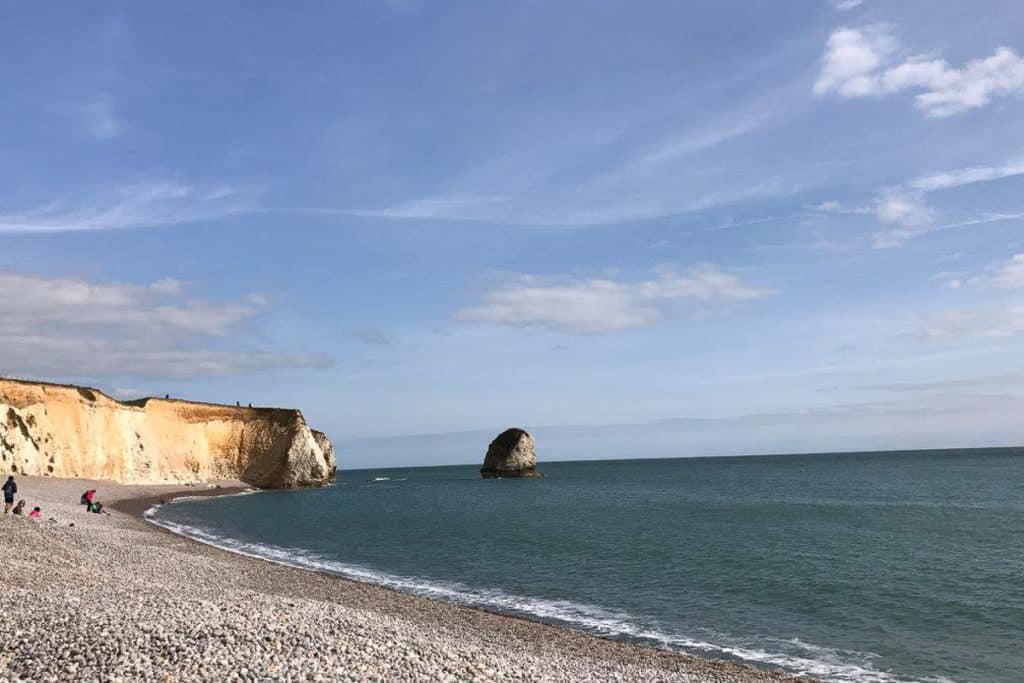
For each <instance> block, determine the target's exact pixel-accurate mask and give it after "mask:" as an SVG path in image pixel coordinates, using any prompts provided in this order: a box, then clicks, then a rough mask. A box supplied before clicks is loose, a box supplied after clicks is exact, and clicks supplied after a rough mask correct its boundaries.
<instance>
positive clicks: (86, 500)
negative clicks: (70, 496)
mask: <svg viewBox="0 0 1024 683" xmlns="http://www.w3.org/2000/svg"><path fill="white" fill-rule="evenodd" d="M95 497H96V489H89V490H88V491H86V492H85V493H83V494H82V499H81V500H80V501H79V503H81V504H82V505H84V506H85V507H86V508H88V507H89V506H90V505H92V499H93V498H95Z"/></svg>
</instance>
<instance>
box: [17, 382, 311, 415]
mask: <svg viewBox="0 0 1024 683" xmlns="http://www.w3.org/2000/svg"><path fill="white" fill-rule="evenodd" d="M10 385H14V386H10ZM15 387H18V388H21V389H22V391H21V392H19V391H17V390H16V389H15ZM11 390H14V391H11ZM33 390H40V391H41V392H42V393H47V390H57V391H59V392H76V393H77V394H78V395H79V396H80V397H81V398H83V399H85V400H86V401H89V402H90V403H95V402H101V403H102V402H108V401H109V402H110V403H114V404H116V405H119V406H124V407H126V408H142V409H143V410H145V408H146V407H147V405H148V404H149V403H151V402H154V403H160V404H175V406H176V407H179V408H186V409H187V408H190V407H195V408H198V409H202V410H203V411H204V412H220V411H223V412H225V413H235V412H240V413H242V414H243V415H244V414H254V413H259V414H261V416H263V417H267V416H277V417H292V416H294V415H295V414H299V415H301V414H302V413H301V412H300V411H299V410H298V409H296V408H268V407H252V408H250V407H248V406H238V405H231V404H228V403H208V402H205V401H191V400H186V399H180V398H162V397H159V396H146V397H143V398H136V399H132V400H130V401H119V400H118V399H116V398H114V397H112V396H110V395H108V394H106V393H104V392H103V391H100V390H99V389H95V388H93V387H86V386H81V385H78V384H59V383H57V382H42V381H39V380H28V379H18V378H15V377H0V395H6V396H8V397H9V398H15V397H16V396H17V395H18V394H21V395H22V396H25V395H26V394H27V393H30V392H32V391H33Z"/></svg>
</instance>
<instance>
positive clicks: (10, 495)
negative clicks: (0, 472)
mask: <svg viewBox="0 0 1024 683" xmlns="http://www.w3.org/2000/svg"><path fill="white" fill-rule="evenodd" d="M17 492H18V485H17V484H15V483H14V477H7V483H5V484H4V514H5V515H6V514H7V513H8V512H10V511H11V508H12V507H14V494H15V493H17Z"/></svg>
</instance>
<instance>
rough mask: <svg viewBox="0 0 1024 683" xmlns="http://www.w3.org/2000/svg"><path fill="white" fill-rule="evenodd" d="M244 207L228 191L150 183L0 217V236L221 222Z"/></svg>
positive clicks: (224, 188)
mask: <svg viewBox="0 0 1024 683" xmlns="http://www.w3.org/2000/svg"><path fill="white" fill-rule="evenodd" d="M248 208H249V206H248V204H247V203H246V202H245V201H244V200H243V199H242V198H241V197H239V196H238V193H237V192H236V191H235V190H234V189H233V188H231V187H226V186H222V187H212V188H199V187H195V186H192V185H186V184H182V183H173V182H152V183H143V184H138V185H130V186H124V187H120V188H117V189H116V190H114V191H113V192H112V193H109V194H108V195H106V196H104V197H99V198H94V199H92V200H90V201H87V202H80V203H77V204H72V205H68V204H67V203H66V202H53V203H50V204H46V205H43V206H38V207H34V208H32V209H30V210H27V211H23V212H19V213H6V214H0V233H53V232H80V231H86V230H127V229H133V228H151V227H158V226H163V225H177V224H181V223H194V222H198V221H204V220H213V219H217V218H223V217H225V216H228V215H231V214H235V213H240V212H243V211H246V210H248Z"/></svg>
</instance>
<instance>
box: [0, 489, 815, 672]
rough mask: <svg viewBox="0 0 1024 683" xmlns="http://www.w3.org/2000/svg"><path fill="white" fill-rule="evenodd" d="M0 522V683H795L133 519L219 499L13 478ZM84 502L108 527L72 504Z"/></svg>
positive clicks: (188, 491)
mask: <svg viewBox="0 0 1024 683" xmlns="http://www.w3.org/2000/svg"><path fill="white" fill-rule="evenodd" d="M18 486H19V493H18V498H19V499H20V498H24V499H26V500H27V502H28V506H29V509H31V508H32V507H34V506H36V505H38V506H40V507H41V508H42V512H43V518H42V519H41V520H34V519H29V518H27V517H16V516H14V515H5V516H3V518H2V519H0V553H2V557H3V570H2V572H0V614H2V615H3V619H2V620H0V681H3V682H7V681H11V682H13V681H72V680H73V681H111V682H112V681H209V680H229V681H230V680H238V681H265V680H266V681H335V680H341V681H345V680H359V681H364V680H368V681H427V680H431V681H434V680H441V681H463V680H472V681H486V680H522V681H568V680H572V681H598V680H600V681H717V682H722V683H726V682H733V681H736V682H739V681H751V682H761V681H764V682H769V681H771V682H776V681H794V680H804V681H806V680H809V679H804V678H801V679H797V678H793V677H790V676H787V675H785V674H782V673H776V672H769V671H762V670H758V669H753V668H749V667H746V666H742V665H739V664H735V663H730V662H719V661H715V660H710V659H702V658H698V657H691V656H687V655H682V654H677V653H671V652H665V651H661V650H656V649H651V648H646V647H642V646H639V645H635V644H631V643H623V642H614V641H609V640H604V639H601V638H597V637H593V636H590V635H587V634H583V633H580V632H577V631H574V630H571V629H567V628H561V627H554V626H548V625H545V624H541V623H537V622H532V621H527V620H524V619H519V618H515V617H509V616H503V615H498V614H492V613H489V612H484V611H480V610H477V609H472V608H467V607H462V606H458V605H454V604H450V603H445V602H439V601H433V600H428V599H424V598H420V597H416V596H410V595H405V594H402V593H397V592H394V591H390V590H387V589H384V588H380V587H377V586H372V585H368V584H362V583H357V582H353V581H350V580H348V579H344V578H341V577H336V576H331V575H327V574H323V573H318V572H313V571H306V570H301V569H295V568H291V567H286V566H281V565H277V564H273V563H270V562H266V561H263V560H259V559H255V558H251V557H247V556H242V555H237V554H233V553H230V552H227V551H224V550H220V549H217V548H213V547H210V546H207V545H203V544H201V543H198V542H196V541H193V540H191V539H187V538H184V537H181V536H177V535H174V534H172V533H170V532H168V531H165V530H163V529H160V528H158V527H155V526H153V525H151V524H148V523H147V522H145V521H144V520H143V519H142V517H141V513H142V512H143V511H144V510H145V509H146V508H147V507H149V506H150V505H151V504H153V503H154V502H158V501H159V500H160V499H161V498H170V497H173V496H174V495H182V494H184V495H195V494H196V493H223V492H226V491H229V490H231V489H232V488H233V487H241V486H242V485H241V484H240V483H239V482H221V483H220V484H219V486H221V487H222V488H219V489H218V488H203V489H199V488H183V487H180V486H176V487H172V486H120V485H117V484H113V483H111V482H103V481H99V482H97V481H85V480H73V479H51V478H32V477H23V478H19V479H18ZM87 488H94V489H96V490H97V491H98V494H97V499H98V500H100V501H102V502H103V503H104V504H105V505H106V506H107V509H108V510H110V514H109V515H96V514H90V513H88V512H86V511H85V508H84V507H82V506H79V505H78V504H77V503H78V499H79V497H80V496H81V494H82V492H83V491H84V490H86V489H87Z"/></svg>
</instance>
